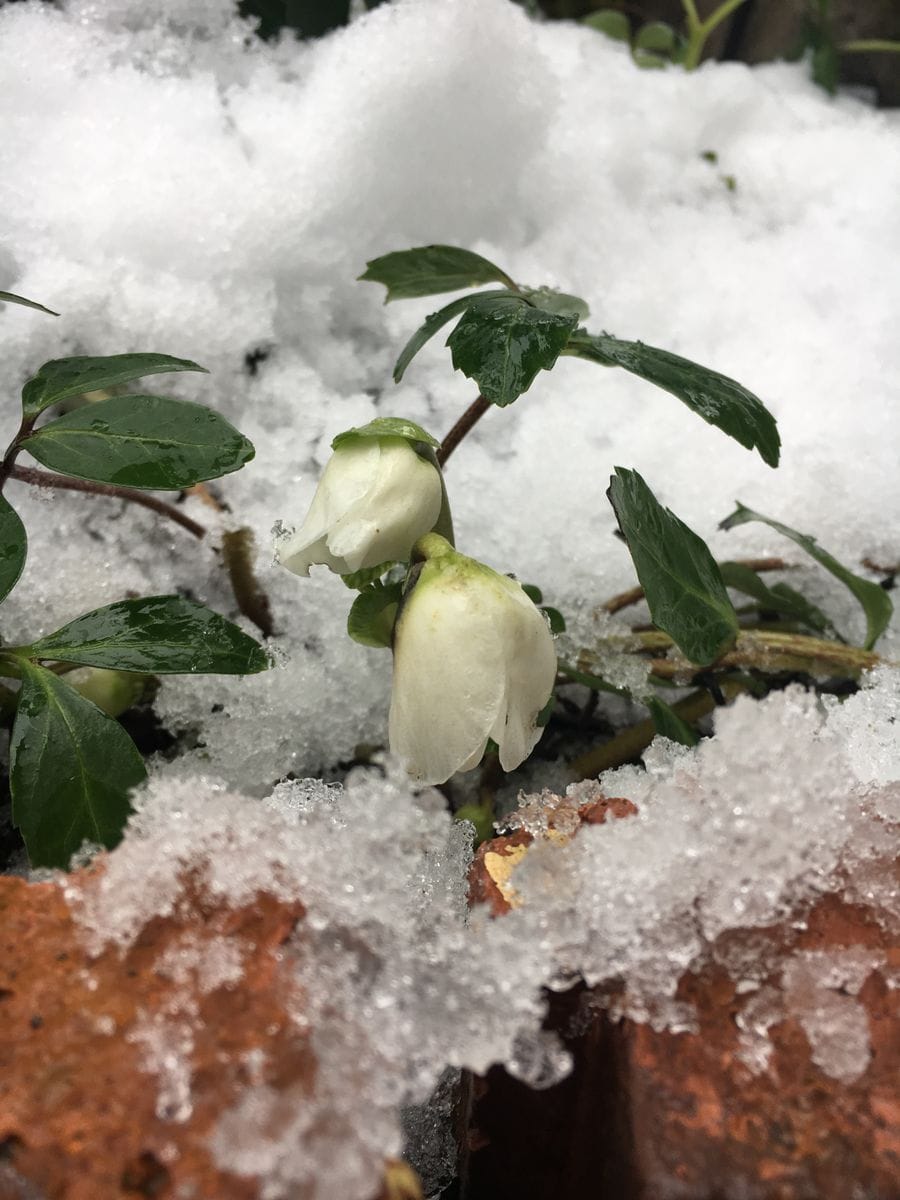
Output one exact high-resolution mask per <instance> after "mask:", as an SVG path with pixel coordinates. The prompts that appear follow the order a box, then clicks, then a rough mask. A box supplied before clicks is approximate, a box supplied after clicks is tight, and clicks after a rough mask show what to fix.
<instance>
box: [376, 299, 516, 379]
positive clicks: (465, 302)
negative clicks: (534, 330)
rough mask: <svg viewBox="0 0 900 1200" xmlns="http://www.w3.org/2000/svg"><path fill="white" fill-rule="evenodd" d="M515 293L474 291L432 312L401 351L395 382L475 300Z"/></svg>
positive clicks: (396, 364)
mask: <svg viewBox="0 0 900 1200" xmlns="http://www.w3.org/2000/svg"><path fill="white" fill-rule="evenodd" d="M515 295H516V293H515V292H511V291H509V289H508V288H500V289H499V290H497V291H491V292H473V293H472V294H470V295H468V296H460V298H459V299H458V300H453V301H451V302H450V303H449V304H447V305H445V306H444V307H443V308H441V309H439V310H438V311H437V312H433V313H431V315H430V316H427V317H426V318H425V321H424V323H423V324H422V325H420V326H419V328H418V329H417V330H416V332H415V333H414V334H413V335H412V337H411V338H410V339H409V341H408V342H407V343H406V345H405V346H404V347H403V349H402V350H401V351H400V357H399V358H398V359H397V361H396V363H395V364H394V383H399V382H400V380H401V379H402V378H403V375H404V373H405V371H406V368H407V367H408V366H409V364H410V363H411V362H412V360H413V359H414V358H415V356H416V355H417V354H418V353H419V351H420V350H421V349H422V347H423V346H424V345H425V343H426V342H428V341H430V339H431V338H433V337H434V335H435V334H436V333H437V331H438V330H439V329H441V328H443V326H444V325H446V324H447V322H448V321H452V320H453V318H454V317H456V316H458V315H459V314H460V313H461V312H465V310H466V309H467V308H468V307H469V305H470V304H472V303H473V302H474V301H476V300H478V299H479V298H480V297H482V296H515Z"/></svg>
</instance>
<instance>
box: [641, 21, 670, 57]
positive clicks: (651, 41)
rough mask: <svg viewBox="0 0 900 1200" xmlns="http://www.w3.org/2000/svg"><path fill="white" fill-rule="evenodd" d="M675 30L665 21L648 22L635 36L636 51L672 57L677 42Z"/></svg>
mask: <svg viewBox="0 0 900 1200" xmlns="http://www.w3.org/2000/svg"><path fill="white" fill-rule="evenodd" d="M677 40H678V39H677V37H676V36H675V30H674V29H673V28H672V26H671V25H666V23H665V22H664V21H648V22H647V24H646V25H642V26H641V27H640V29H639V30H638V31H637V33H636V34H635V38H634V48H635V50H653V51H655V52H656V53H657V54H663V55H671V53H672V51H673V50H674V49H675V44H676V42H677Z"/></svg>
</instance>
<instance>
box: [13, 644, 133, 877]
mask: <svg viewBox="0 0 900 1200" xmlns="http://www.w3.org/2000/svg"><path fill="white" fill-rule="evenodd" d="M21 667H22V689H21V691H20V693H19V707H18V710H17V712H16V720H15V724H14V726H13V732H12V742H11V744H10V788H11V790H12V800H13V809H12V812H13V821H14V822H15V824H16V825H17V826H18V828H19V830H20V831H21V834H22V837H23V838H24V840H25V845H26V847H27V849H28V857H29V859H30V860H31V864H32V866H35V867H61V868H66V867H67V866H68V865H69V860H70V858H71V857H72V855H73V854H74V853H75V851H76V850H78V849H79V847H80V846H81V844H82V843H83V842H84V841H90V842H96V843H99V845H101V846H106V847H108V848H111V847H112V846H115V845H116V843H117V842H119V840H120V839H121V837H122V830H123V829H124V827H125V822H126V821H127V819H128V814H129V812H130V811H131V806H130V804H129V802H128V793H129V791H130V790H131V788H133V787H136V786H137V785H138V784H140V783H142V782H143V781H144V779H145V778H146V770H145V769H144V763H143V760H142V759H141V756H140V754H139V753H138V751H137V748H136V747H135V745H134V742H132V740H131V738H130V737H129V736H128V734H127V733H126V732H125V730H124V729H123V728H122V727H121V725H119V724H118V723H117V722H116V721H114V720H112V718H110V717H107V716H106V715H105V714H104V713H102V712H101V711H100V709H99V708H97V707H96V706H95V705H93V704H91V702H90V701H89V700H85V699H84V698H83V697H81V696H79V695H78V693H77V692H76V691H74V690H73V689H72V688H70V687H69V685H68V684H67V683H65V682H64V681H63V680H62V679H59V678H58V677H57V676H56V675H54V674H53V673H52V672H51V671H47V670H45V669H44V668H43V667H39V666H35V665H34V664H33V663H30V662H27V661H23V662H22V664H21Z"/></svg>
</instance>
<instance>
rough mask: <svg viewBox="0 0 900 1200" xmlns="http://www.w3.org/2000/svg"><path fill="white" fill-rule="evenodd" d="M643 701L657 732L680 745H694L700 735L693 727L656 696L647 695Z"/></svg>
mask: <svg viewBox="0 0 900 1200" xmlns="http://www.w3.org/2000/svg"><path fill="white" fill-rule="evenodd" d="M644 703H645V704H646V705H647V707H648V708H649V709H650V716H651V717H652V718H653V726H654V728H655V729H656V732H657V733H658V734H661V735H662V737H667V738H668V739H669V740H670V741H672V742H680V743H681V745H682V746H696V745H697V743H698V742H699V741H700V735H699V734H698V733H697V731H696V730H695V729H693V728H692V727H691V726H690V725H688V723H687V721H682V719H681V717H679V715H678V713H677V712H676V711H675V709H674V708H672V707H671V706H670V705H668V704H666V703H665V701H663V700H660V698H659V697H658V696H647V697H646V699H645V700H644Z"/></svg>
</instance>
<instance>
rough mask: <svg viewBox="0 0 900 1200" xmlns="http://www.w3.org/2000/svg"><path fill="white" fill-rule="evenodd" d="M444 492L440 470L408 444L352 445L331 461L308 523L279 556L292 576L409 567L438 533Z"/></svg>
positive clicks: (398, 440)
mask: <svg viewBox="0 0 900 1200" xmlns="http://www.w3.org/2000/svg"><path fill="white" fill-rule="evenodd" d="M442 498H443V485H442V483H441V476H440V473H439V471H438V469H437V467H436V466H435V465H434V464H433V463H431V462H429V461H428V460H427V459H425V458H422V457H421V456H420V455H419V454H417V453H416V451H415V450H414V449H413V447H412V446H411V445H410V443H409V441H407V439H406V438H403V437H354V438H349V439H347V440H346V441H342V442H341V443H340V444H339V445H338V446H337V448H336V449H335V451H334V454H333V455H332V456H331V458H330V459H329V461H328V463H327V465H326V467H325V470H324V472H323V473H322V478H321V479H320V480H319V486H318V488H317V489H316V494H315V496H313V501H312V504H311V505H310V509H309V512H308V513H307V515H306V520H305V521H304V522H303V524H302V525H301V526H300V528H299V529H298V530H296V531H295V532H294V533H292V534H291V535H290V536H289V537H287V538H285V539H284V540H283V541H282V542H280V543H279V544H278V545H277V546H276V548H275V553H276V556H277V558H278V561H279V562H280V563H281V565H282V566H284V567H287V569H288V570H289V571H293V572H294V574H295V575H309V568H310V566H311V565H312V564H313V563H324V564H325V565H326V566H328V567H330V568H331V569H332V571H335V572H337V574H338V575H349V574H350V573H352V572H354V571H361V570H363V569H364V568H366V567H377V566H380V565H381V564H382V563H386V562H395V561H397V562H406V561H407V560H408V559H409V556H410V551H411V549H412V545H413V543H414V542H415V541H416V540H417V538H419V537H421V536H422V534H424V533H428V531H429V530H430V529H433V528H434V524H435V522H436V521H437V519H438V515H439V513H440V511H441V503H442Z"/></svg>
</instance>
